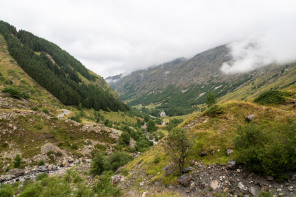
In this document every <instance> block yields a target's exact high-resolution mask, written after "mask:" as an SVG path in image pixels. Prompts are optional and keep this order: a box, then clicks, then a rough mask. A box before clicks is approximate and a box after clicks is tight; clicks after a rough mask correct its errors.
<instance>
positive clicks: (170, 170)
mask: <svg viewBox="0 0 296 197" xmlns="http://www.w3.org/2000/svg"><path fill="white" fill-rule="evenodd" d="M162 171H165V175H166V176H169V175H172V174H173V173H174V171H175V167H174V166H173V165H166V166H165V167H164V168H163V169H162Z"/></svg>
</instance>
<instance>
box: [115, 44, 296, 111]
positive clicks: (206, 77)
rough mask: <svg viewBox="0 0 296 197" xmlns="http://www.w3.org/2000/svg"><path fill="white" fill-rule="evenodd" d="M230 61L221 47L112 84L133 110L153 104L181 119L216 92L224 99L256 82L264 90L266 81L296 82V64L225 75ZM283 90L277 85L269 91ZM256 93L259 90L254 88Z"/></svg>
mask: <svg viewBox="0 0 296 197" xmlns="http://www.w3.org/2000/svg"><path fill="white" fill-rule="evenodd" d="M227 61H231V56H230V55H229V49H228V48H227V47H226V46H220V47H217V48H214V49H211V50H208V51H205V52H203V53H200V54H198V55H196V56H194V57H193V58H191V59H187V60H185V59H181V60H179V61H172V62H168V63H165V64H162V65H159V66H156V67H153V68H148V69H147V70H140V71H136V72H133V73H131V74H130V75H127V76H125V77H123V78H120V79H118V80H117V81H116V82H113V83H110V84H111V87H113V88H114V89H115V91H117V92H118V94H119V95H120V96H121V98H122V99H123V100H124V101H126V102H127V103H128V104H129V105H131V106H134V105H139V104H141V105H144V106H145V105H149V104H153V105H154V106H157V108H158V109H161V110H165V111H166V112H167V113H168V114H169V115H177V114H184V113H189V112H191V111H193V110H198V109H199V108H200V107H197V105H199V104H202V103H204V102H205V98H206V93H207V92H209V91H213V92H215V93H216V95H217V97H222V96H224V95H226V94H228V93H230V92H233V91H236V90H238V89H241V88H242V87H244V86H246V85H248V84H250V82H254V84H255V86H257V88H259V87H261V86H263V82H262V83H261V82H260V83H259V81H262V79H263V78H264V79H265V82H264V85H267V84H269V83H273V82H275V81H277V79H279V78H282V77H283V76H287V77H286V78H289V80H283V81H282V82H281V83H280V86H285V85H288V84H289V83H293V82H294V81H296V77H295V75H290V74H289V72H290V70H293V69H294V66H295V64H289V65H286V66H283V67H277V66H276V65H273V66H269V67H265V68H261V69H258V70H255V71H252V72H250V73H245V74H235V75H225V74H223V73H222V71H221V70H220V68H221V65H222V63H223V62H227ZM288 76H289V77H288ZM255 81H256V83H255ZM256 84H257V85H256ZM280 86H277V85H276V84H274V86H273V85H271V86H268V87H269V88H275V87H277V88H278V87H280ZM254 91H256V87H253V92H254ZM225 98H226V97H225ZM231 98H236V97H231ZM241 98H243V97H240V99H241ZM245 98H246V97H245ZM245 98H243V99H245Z"/></svg>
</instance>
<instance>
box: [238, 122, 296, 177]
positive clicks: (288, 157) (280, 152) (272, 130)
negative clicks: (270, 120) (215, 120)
mask: <svg viewBox="0 0 296 197" xmlns="http://www.w3.org/2000/svg"><path fill="white" fill-rule="evenodd" d="M295 144H296V123H295V122H293V123H292V122H291V121H288V122H287V123H279V124H277V125H255V124H249V125H247V126H241V127H239V128H238V136H237V137H236V138H235V140H234V145H235V149H236V152H237V158H236V159H237V161H238V162H240V163H242V164H244V165H245V166H246V167H247V168H248V169H249V170H251V171H254V172H257V173H262V174H265V175H270V176H274V177H275V178H277V179H278V180H283V179H285V172H287V171H293V170H296V154H295V153H296V150H295Z"/></svg>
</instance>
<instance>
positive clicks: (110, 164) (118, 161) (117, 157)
mask: <svg viewBox="0 0 296 197" xmlns="http://www.w3.org/2000/svg"><path fill="white" fill-rule="evenodd" d="M132 160H133V157H132V156H131V155H129V154H126V153H123V152H115V153H112V154H111V155H110V156H109V157H108V158H107V166H106V168H105V169H106V170H112V171H114V172H115V171H116V170H117V169H118V168H119V167H121V166H123V165H125V164H127V163H128V162H130V161H132Z"/></svg>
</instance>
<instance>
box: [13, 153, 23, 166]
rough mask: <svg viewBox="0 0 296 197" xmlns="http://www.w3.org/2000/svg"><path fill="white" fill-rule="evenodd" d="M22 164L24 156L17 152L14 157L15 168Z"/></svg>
mask: <svg viewBox="0 0 296 197" xmlns="http://www.w3.org/2000/svg"><path fill="white" fill-rule="evenodd" d="M21 164H22V157H21V156H20V155H19V154H17V155H16V156H15V158H14V161H13V165H14V167H15V168H19V167H20V166H21Z"/></svg>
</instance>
